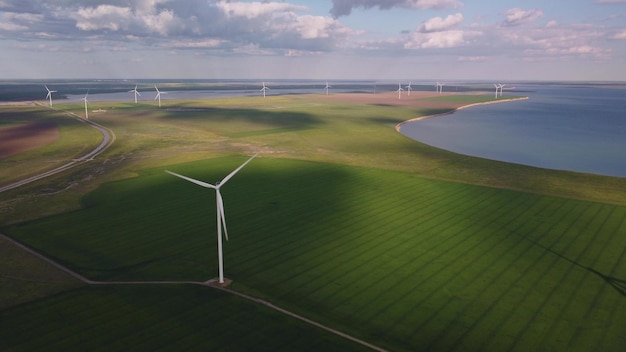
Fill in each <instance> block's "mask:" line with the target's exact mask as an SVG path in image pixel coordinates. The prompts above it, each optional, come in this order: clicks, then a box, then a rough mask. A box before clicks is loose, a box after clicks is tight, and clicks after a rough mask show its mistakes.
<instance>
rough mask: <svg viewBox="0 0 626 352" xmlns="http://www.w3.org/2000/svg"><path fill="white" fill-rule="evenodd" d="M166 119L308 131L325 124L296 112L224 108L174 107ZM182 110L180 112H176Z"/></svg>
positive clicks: (311, 116) (310, 116)
mask: <svg viewBox="0 0 626 352" xmlns="http://www.w3.org/2000/svg"><path fill="white" fill-rule="evenodd" d="M172 109H173V111H168V112H167V113H166V114H165V116H164V117H162V118H164V119H174V120H186V121H194V122H196V121H199V120H202V121H203V122H233V121H242V122H251V123H258V124H265V125H270V126H275V127H289V128H293V129H306V128H311V127H313V126H316V125H320V124H322V123H323V121H322V120H320V119H319V118H317V117H315V115H312V114H306V113H302V112H294V111H276V110H271V111H266V110H259V109H224V108H214V107H206V108H204V107H203V108H193V107H184V106H180V107H172ZM175 109H180V110H175Z"/></svg>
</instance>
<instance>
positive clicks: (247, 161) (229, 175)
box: [219, 154, 257, 187]
mask: <svg viewBox="0 0 626 352" xmlns="http://www.w3.org/2000/svg"><path fill="white" fill-rule="evenodd" d="M256 156H257V155H256V154H254V155H253V156H252V157H251V158H250V159H248V160H246V162H245V163H243V164H241V166H239V167H238V168H236V169H235V170H234V171H233V172H231V173H230V174H228V176H226V177H224V179H223V180H222V181H221V182H220V185H219V186H220V187H222V185H224V184H225V183H226V182H228V180H230V178H231V177H233V176H235V174H236V173H237V172H239V170H241V169H243V167H244V166H246V164H248V163H249V162H250V161H252V159H254V158H255V157H256Z"/></svg>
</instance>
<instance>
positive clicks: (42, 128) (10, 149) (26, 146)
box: [0, 122, 59, 158]
mask: <svg viewBox="0 0 626 352" xmlns="http://www.w3.org/2000/svg"><path fill="white" fill-rule="evenodd" d="M58 138H59V130H58V128H57V126H56V124H54V123H51V122H31V123H27V124H23V125H18V126H10V127H4V128H0V158H6V157H8V156H11V155H15V154H19V153H23V152H25V151H27V150H31V149H35V148H37V147H42V146H44V145H47V144H50V143H52V142H54V141H56V140H57V139H58Z"/></svg>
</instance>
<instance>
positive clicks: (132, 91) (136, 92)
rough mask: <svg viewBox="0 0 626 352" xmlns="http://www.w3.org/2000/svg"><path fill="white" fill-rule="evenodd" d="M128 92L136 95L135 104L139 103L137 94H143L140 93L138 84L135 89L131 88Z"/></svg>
mask: <svg viewBox="0 0 626 352" xmlns="http://www.w3.org/2000/svg"><path fill="white" fill-rule="evenodd" d="M128 92H129V93H133V94H134V95H135V104H137V96H141V94H139V91H138V90H137V85H136V84H135V89H131V90H129V91H128Z"/></svg>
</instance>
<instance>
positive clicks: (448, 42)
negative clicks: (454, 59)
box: [404, 30, 465, 49]
mask: <svg viewBox="0 0 626 352" xmlns="http://www.w3.org/2000/svg"><path fill="white" fill-rule="evenodd" d="M464 42H465V40H464V33H463V31H458V30H457V31H445V32H433V33H420V32H414V33H412V34H411V36H410V38H409V40H408V41H407V42H406V43H405V44H404V48H405V49H432V48H438V49H441V48H453V47H457V46H460V45H462V44H463V43H464Z"/></svg>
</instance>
